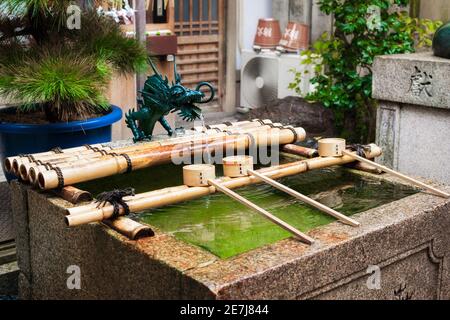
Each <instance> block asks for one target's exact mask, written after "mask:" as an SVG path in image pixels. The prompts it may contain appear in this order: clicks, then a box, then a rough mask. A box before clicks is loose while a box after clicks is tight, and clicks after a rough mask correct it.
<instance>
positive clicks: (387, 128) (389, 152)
mask: <svg viewBox="0 0 450 320" xmlns="http://www.w3.org/2000/svg"><path fill="white" fill-rule="evenodd" d="M398 114H399V106H397V105H392V104H390V103H382V104H380V107H379V109H378V119H377V122H378V124H377V127H378V131H377V141H376V142H377V144H378V145H379V146H380V147H381V148H382V149H383V154H382V155H381V157H379V158H378V159H377V161H378V162H379V163H381V164H383V165H386V166H388V167H390V168H396V166H397V163H396V159H395V155H396V151H397V150H396V147H397V138H398V130H397V126H398Z"/></svg>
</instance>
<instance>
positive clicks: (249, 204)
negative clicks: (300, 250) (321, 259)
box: [208, 180, 314, 245]
mask: <svg viewBox="0 0 450 320" xmlns="http://www.w3.org/2000/svg"><path fill="white" fill-rule="evenodd" d="M208 183H209V184H210V185H211V186H213V187H215V188H216V189H217V190H219V191H221V192H222V193H224V194H225V195H227V196H229V197H230V198H232V199H234V200H236V201H238V202H240V203H241V204H243V205H245V206H247V207H248V208H250V209H253V210H254V211H256V212H258V213H259V214H260V215H262V216H264V217H265V218H266V219H268V220H270V221H272V222H273V223H275V224H276V225H278V226H279V227H281V228H283V229H284V230H286V231H288V232H290V233H291V234H292V235H294V237H295V238H297V239H298V240H300V241H302V242H305V243H306V244H309V245H311V244H313V243H314V239H313V238H311V237H309V236H307V235H306V234H304V233H303V232H301V231H299V230H297V229H296V228H294V227H293V226H291V225H290V224H288V223H286V222H284V221H283V220H281V219H279V218H278V217H276V216H274V215H273V214H271V213H269V212H267V211H266V210H264V209H263V208H261V207H259V206H257V205H256V204H254V203H253V202H250V201H248V200H247V199H245V198H244V197H242V196H240V195H239V194H237V193H236V192H234V191H232V190H231V189H228V188H227V187H225V186H223V185H221V184H220V183H218V182H216V181H214V180H208Z"/></svg>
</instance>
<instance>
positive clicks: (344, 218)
mask: <svg viewBox="0 0 450 320" xmlns="http://www.w3.org/2000/svg"><path fill="white" fill-rule="evenodd" d="M247 172H248V173H250V174H251V175H252V176H255V177H257V178H258V179H260V180H261V181H263V182H265V183H267V184H268V185H271V186H272V187H274V188H276V189H278V190H281V191H283V192H285V193H287V194H289V195H291V196H293V197H294V198H297V199H299V200H301V201H303V202H304V203H306V204H309V205H310V206H312V207H315V208H316V209H319V210H320V211H322V212H324V213H326V214H329V215H331V216H333V217H335V218H336V219H338V220H339V221H341V222H342V223H345V224H348V225H350V226H352V227H359V226H360V225H361V224H360V223H359V222H358V221H356V220H354V219H351V218H349V217H347V216H345V215H343V214H342V213H339V212H337V211H336V210H333V209H331V208H329V207H327V206H325V205H323V204H322V203H320V202H317V201H315V200H313V199H311V198H309V197H307V196H305V195H303V194H301V193H300V192H297V191H295V190H293V189H291V188H289V187H287V186H285V185H283V184H281V183H279V182H277V181H275V180H273V179H271V178H269V177H267V176H265V175H263V174H261V173H258V172H256V171H254V170H247Z"/></svg>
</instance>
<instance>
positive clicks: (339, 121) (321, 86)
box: [290, 0, 435, 142]
mask: <svg viewBox="0 0 450 320" xmlns="http://www.w3.org/2000/svg"><path fill="white" fill-rule="evenodd" d="M408 2H409V1H408V0H352V1H350V0H341V1H338V0H319V2H318V4H319V6H320V9H321V11H323V12H325V13H326V14H332V15H333V16H334V18H335V31H334V33H333V34H329V33H324V34H323V35H322V36H321V38H320V39H319V40H317V41H316V42H315V43H314V44H313V46H312V48H311V50H307V51H304V52H303V53H302V56H303V57H302V62H301V63H302V64H303V65H314V68H312V69H313V73H314V74H313V75H312V78H311V83H312V84H313V85H314V87H315V91H313V92H311V93H308V94H306V96H305V98H306V99H307V100H308V101H311V102H321V103H322V104H323V105H324V106H326V107H329V108H332V109H333V110H334V112H335V115H336V125H337V127H338V129H339V130H340V131H341V134H342V135H343V136H344V137H346V138H347V139H350V140H353V141H364V142H367V141H369V140H372V139H373V138H374V135H375V118H376V101H375V100H374V99H372V64H373V62H374V59H375V57H376V56H378V55H385V54H397V53H410V52H414V51H415V47H414V44H415V43H414V41H415V40H416V39H418V43H419V44H420V45H429V41H428V39H429V38H430V34H431V32H432V31H433V30H434V28H435V25H434V24H432V23H431V22H428V21H421V20H416V19H411V20H410V19H408V18H407V16H406V14H405V13H399V10H393V9H394V8H393V6H394V5H396V6H398V8H402V7H404V6H406V5H407V4H408ZM306 69H307V70H308V69H311V68H306ZM294 72H295V80H294V81H293V82H292V83H291V84H290V89H294V90H296V91H297V93H299V94H302V95H305V93H303V92H301V89H300V88H301V86H300V83H301V79H302V77H303V75H304V72H298V71H294ZM306 72H308V71H306ZM349 122H350V123H353V124H354V125H353V126H350V127H351V129H348V128H349V125H348V123H349Z"/></svg>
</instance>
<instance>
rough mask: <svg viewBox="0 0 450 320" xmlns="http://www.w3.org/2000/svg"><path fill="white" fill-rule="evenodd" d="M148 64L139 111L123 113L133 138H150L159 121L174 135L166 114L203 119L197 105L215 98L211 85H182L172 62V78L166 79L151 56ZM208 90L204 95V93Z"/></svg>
mask: <svg viewBox="0 0 450 320" xmlns="http://www.w3.org/2000/svg"><path fill="white" fill-rule="evenodd" d="M149 63H150V65H151V67H152V69H153V71H154V74H153V75H152V76H150V77H148V79H147V81H146V82H145V85H144V88H143V90H142V91H139V93H140V94H141V96H142V97H141V98H140V99H138V103H139V110H137V111H135V110H131V111H130V112H128V113H127V115H126V123H127V125H128V127H129V128H130V129H131V130H132V132H133V135H134V140H135V141H142V140H149V139H151V138H152V135H153V130H154V128H155V124H156V123H157V122H160V123H161V125H162V126H163V127H164V128H165V129H166V130H167V132H168V133H169V135H172V134H173V130H172V128H171V127H170V125H169V123H168V121H167V120H166V119H165V116H167V115H168V114H169V113H178V115H179V116H180V117H181V118H182V119H183V120H185V121H195V120H197V119H201V118H202V111H201V109H200V108H199V107H198V106H197V105H198V104H205V103H209V102H211V101H212V100H213V99H214V97H215V92H214V87H213V86H212V85H211V84H210V83H208V82H200V83H199V84H198V85H197V87H196V88H195V89H194V90H192V89H188V88H186V87H184V86H183V85H181V76H180V74H179V73H178V72H177V66H176V63H175V65H174V69H175V70H174V75H175V80H174V81H173V82H169V80H168V79H167V77H164V78H163V76H162V75H161V74H160V73H159V71H158V70H157V68H156V66H155V64H154V63H153V61H152V60H151V59H150V60H149ZM208 91H209V92H210V94H208V95H209V96H207V94H205V92H208Z"/></svg>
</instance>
